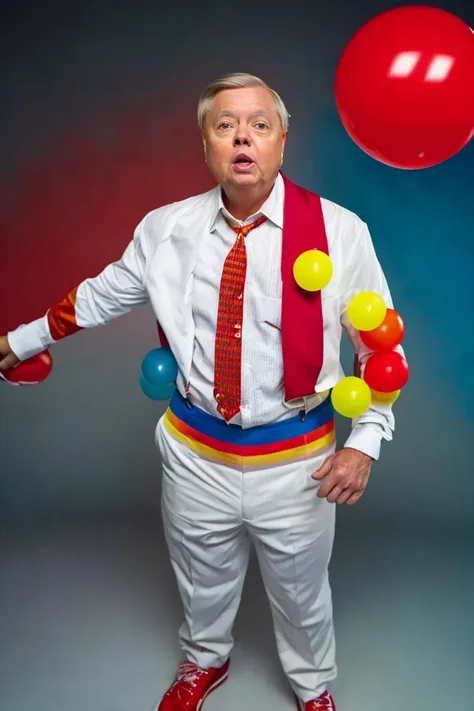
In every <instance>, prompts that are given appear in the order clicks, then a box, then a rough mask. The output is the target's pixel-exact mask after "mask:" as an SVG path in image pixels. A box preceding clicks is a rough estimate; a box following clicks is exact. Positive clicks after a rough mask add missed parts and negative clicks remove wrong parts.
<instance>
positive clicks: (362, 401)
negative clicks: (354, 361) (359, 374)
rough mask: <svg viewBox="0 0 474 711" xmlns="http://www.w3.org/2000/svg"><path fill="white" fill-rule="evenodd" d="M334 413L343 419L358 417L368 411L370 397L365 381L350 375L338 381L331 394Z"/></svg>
mask: <svg viewBox="0 0 474 711" xmlns="http://www.w3.org/2000/svg"><path fill="white" fill-rule="evenodd" d="M331 399H332V404H333V406H334V409H335V410H336V412H338V413H339V414H340V415H343V417H351V418H352V417H360V416H361V415H363V414H364V412H367V410H368V409H369V407H370V405H371V402H372V396H371V391H370V388H369V386H368V385H367V383H366V382H365V380H362V378H356V377H355V376H354V375H350V376H349V377H347V378H343V379H342V380H340V381H339V382H338V383H337V385H336V386H335V387H334V388H333V391H332V393H331Z"/></svg>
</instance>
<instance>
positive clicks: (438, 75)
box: [335, 5, 474, 170]
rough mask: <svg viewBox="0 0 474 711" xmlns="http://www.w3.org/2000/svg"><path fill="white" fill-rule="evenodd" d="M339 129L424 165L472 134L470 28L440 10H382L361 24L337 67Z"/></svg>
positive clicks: (401, 162) (366, 147)
mask: <svg viewBox="0 0 474 711" xmlns="http://www.w3.org/2000/svg"><path fill="white" fill-rule="evenodd" d="M335 94H336V106H337V110H338V112H339V116H340V118H341V121H342V123H343V126H344V128H345V129H346V131H347V132H348V134H349V136H350V137H351V138H352V139H353V141H354V142H355V143H356V144H357V145H358V146H359V147H360V148H361V149H362V150H363V151H365V152H366V153H368V155H369V156H372V158H375V159H376V160H378V161H380V162H382V163H385V164H386V165H390V166H393V167H396V168H404V169H411V170H413V169H416V168H428V167H430V166H433V165H437V164H438V163H442V162H443V161H445V160H447V159H448V158H451V157H452V156H453V155H454V154H455V153H458V151H460V150H461V149H462V148H463V147H464V146H465V145H466V144H467V143H468V142H469V140H470V139H471V138H472V136H473V135H474V33H473V31H472V30H471V29H470V27H469V26H468V25H466V24H465V23H464V22H463V21H462V20H460V19H459V18H458V17H456V16H455V15H452V14H451V13H449V12H446V11H445V10H441V9H439V8H434V7H426V6H420V5H413V6H406V7H400V8H398V9H394V10H389V11H388V12H384V13H382V14H381V15H377V17H375V18H374V19H372V20H371V21H370V22H368V23H367V24H366V25H364V27H362V28H361V29H360V30H359V31H358V32H357V33H356V34H355V35H354V37H353V38H352V40H351V41H350V42H349V44H348V45H347V47H346V48H345V50H344V52H343V54H342V56H341V58H340V61H339V64H338V67H337V72H336V81H335Z"/></svg>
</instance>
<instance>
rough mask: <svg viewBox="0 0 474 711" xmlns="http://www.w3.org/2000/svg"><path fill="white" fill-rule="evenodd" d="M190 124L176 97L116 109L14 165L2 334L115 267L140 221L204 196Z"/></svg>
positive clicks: (1, 223) (1, 227)
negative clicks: (155, 211) (163, 207)
mask: <svg viewBox="0 0 474 711" xmlns="http://www.w3.org/2000/svg"><path fill="white" fill-rule="evenodd" d="M163 106H172V107H173V112H172V113H163V109H162V107H163ZM193 115H194V112H193V107H189V106H183V105H180V102H179V101H178V100H177V97H168V98H167V99H166V100H161V101H160V105H159V106H158V105H157V103H154V104H151V103H149V102H143V103H142V104H141V105H135V106H134V107H133V108H126V107H125V108H122V109H115V110H114V111H109V112H108V114H107V115H104V116H102V117H97V116H94V117H93V122H94V127H95V128H94V131H92V130H90V127H89V126H90V125H89V124H88V125H86V126H82V127H81V126H76V127H74V128H71V129H70V130H69V131H68V134H67V135H66V136H62V137H58V140H57V143H56V144H55V145H53V146H50V147H48V150H47V152H46V151H45V152H44V154H43V155H41V156H40V157H37V158H36V159H35V161H34V162H33V161H31V160H30V161H28V162H27V163H24V164H23V165H22V166H21V169H20V172H19V175H18V178H17V179H16V181H15V182H14V184H13V185H11V186H10V188H11V189H10V190H9V191H8V192H7V191H4V192H3V195H2V198H1V202H0V231H1V232H0V234H1V235H2V255H1V263H2V266H1V279H0V303H1V304H2V308H1V309H0V333H6V331H7V330H12V329H13V328H15V327H16V326H17V325H19V324H20V323H26V322H28V321H31V320H32V319H35V318H38V317H40V316H42V315H43V314H44V313H45V312H46V310H47V309H48V308H49V307H50V306H52V305H53V304H54V303H56V302H57V301H59V300H60V299H61V298H62V297H63V296H65V294H66V293H67V292H68V291H69V290H70V289H71V288H72V287H73V286H75V285H76V284H78V283H79V282H80V281H82V280H83V279H85V278H86V277H91V276H95V275H96V274H97V273H99V272H100V271H101V270H102V269H103V268H104V267H105V266H106V264H108V263H109V262H111V261H115V260H116V259H118V258H119V257H120V256H121V254H122V252H123V250H124V248H125V246H126V245H127V243H128V241H129V240H130V239H131V238H132V236H133V230H134V229H135V227H136V225H137V224H138V223H139V222H140V220H141V219H142V217H143V216H144V215H145V214H146V213H147V212H149V211H150V210H153V209H155V208H157V207H160V206H161V205H165V204H167V203H170V202H173V201H176V200H181V199H183V198H185V197H188V196H190V195H194V194H197V193H200V192H203V191H205V190H207V189H209V188H211V187H212V185H213V184H214V183H213V180H212V178H211V176H210V175H209V173H208V171H207V169H206V166H205V163H204V160H203V153H202V147H201V139H200V135H199V129H198V128H197V126H196V124H195V123H194V124H193V122H192V120H191V121H190V117H193ZM98 126H99V127H100V130H99V132H98V130H97V127H98ZM98 133H99V134H100V137H99V138H98Z"/></svg>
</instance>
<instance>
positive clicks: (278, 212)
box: [210, 173, 285, 232]
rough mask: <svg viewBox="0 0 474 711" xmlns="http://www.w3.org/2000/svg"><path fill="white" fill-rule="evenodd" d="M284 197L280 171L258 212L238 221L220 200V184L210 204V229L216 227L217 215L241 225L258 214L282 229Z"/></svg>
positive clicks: (238, 225) (252, 219) (255, 217)
mask: <svg viewBox="0 0 474 711" xmlns="http://www.w3.org/2000/svg"><path fill="white" fill-rule="evenodd" d="M284 198H285V185H284V182H283V178H282V175H281V173H278V176H277V179H276V181H275V185H274V186H273V189H272V191H271V193H270V195H269V196H268V198H267V199H266V200H265V202H264V203H263V205H262V207H261V208H260V210H259V211H258V212H256V213H255V214H253V215H250V216H249V217H248V218H247V219H246V220H245V222H240V221H239V220H236V219H235V217H233V216H232V215H231V214H230V213H229V211H228V210H227V209H226V207H225V205H224V203H223V201H222V190H221V187H220V186H217V187H216V188H215V195H214V202H213V206H212V215H211V223H210V231H211V232H212V230H214V229H215V228H216V224H217V221H218V219H219V217H221V216H222V217H226V218H227V219H228V220H229V221H230V222H232V223H233V224H234V225H236V226H237V227H241V226H242V225H244V224H248V223H249V222H253V221H254V220H256V219H257V218H258V217H260V215H265V217H266V218H267V219H268V220H270V221H271V222H273V224H275V225H276V226H277V227H279V228H280V229H283V201H284Z"/></svg>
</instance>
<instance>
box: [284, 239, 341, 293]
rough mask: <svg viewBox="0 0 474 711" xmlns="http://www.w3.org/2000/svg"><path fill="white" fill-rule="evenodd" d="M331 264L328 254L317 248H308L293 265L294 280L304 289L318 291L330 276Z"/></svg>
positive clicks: (326, 283) (327, 281)
mask: <svg viewBox="0 0 474 711" xmlns="http://www.w3.org/2000/svg"><path fill="white" fill-rule="evenodd" d="M332 273H333V269H332V264H331V260H330V259H329V257H328V255H327V254H326V253H325V252H321V251H320V250H319V249H308V250H307V251H306V252H303V253H302V254H300V256H299V257H298V258H297V260H296V261H295V263H294V265H293V276H294V277H295V281H296V283H297V284H298V286H300V287H301V288H302V289H304V290H305V291H320V290H321V289H324V287H325V286H327V285H328V284H329V282H330V281H331V278H332Z"/></svg>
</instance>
